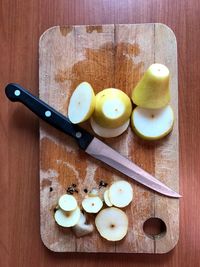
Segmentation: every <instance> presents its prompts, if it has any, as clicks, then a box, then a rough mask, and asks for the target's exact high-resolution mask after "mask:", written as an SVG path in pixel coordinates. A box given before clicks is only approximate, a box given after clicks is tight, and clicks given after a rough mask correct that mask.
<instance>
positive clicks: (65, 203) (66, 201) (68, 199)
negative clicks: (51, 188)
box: [58, 194, 78, 211]
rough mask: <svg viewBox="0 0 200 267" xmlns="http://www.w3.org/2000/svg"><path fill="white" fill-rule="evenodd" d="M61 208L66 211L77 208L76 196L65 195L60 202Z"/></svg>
mask: <svg viewBox="0 0 200 267" xmlns="http://www.w3.org/2000/svg"><path fill="white" fill-rule="evenodd" d="M58 205H59V207H60V208H61V209H62V210H64V211H71V210H75V209H76V208H77V205H78V204H77V201H76V199H75V197H74V196H71V195H68V194H64V195H62V196H61V197H60V198H59V200H58Z"/></svg>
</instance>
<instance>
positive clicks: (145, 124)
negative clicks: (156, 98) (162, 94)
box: [131, 105, 174, 140]
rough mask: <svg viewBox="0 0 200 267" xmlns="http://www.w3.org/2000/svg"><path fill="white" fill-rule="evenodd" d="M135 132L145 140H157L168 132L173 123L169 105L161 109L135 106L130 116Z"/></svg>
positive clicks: (172, 114)
mask: <svg viewBox="0 0 200 267" xmlns="http://www.w3.org/2000/svg"><path fill="white" fill-rule="evenodd" d="M131 125H132V128H133V130H134V131H135V133H136V134H137V135H138V136H140V137H141V138H143V139H146V140H158V139H161V138H163V137H164V136H166V135H167V134H169V133H170V132H171V131H172V129H173V125H174V113H173V110H172V107H171V106H170V105H168V106H166V107H164V108H162V109H144V108H140V107H136V108H135V109H134V111H133V114H132V118H131Z"/></svg>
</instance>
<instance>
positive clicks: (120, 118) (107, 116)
mask: <svg viewBox="0 0 200 267" xmlns="http://www.w3.org/2000/svg"><path fill="white" fill-rule="evenodd" d="M131 111H132V104H131V100H130V98H129V97H128V96H127V95H126V94H125V93H124V92H123V91H121V90H119V89H115V88H108V89H104V90H102V91H101V92H99V93H98V94H97V95H96V101H95V109H94V113H93V116H94V120H95V121H96V122H97V123H98V124H99V125H100V126H102V127H104V128H117V127H119V126H121V125H123V124H124V123H125V122H127V121H128V119H129V118H130V115H131Z"/></svg>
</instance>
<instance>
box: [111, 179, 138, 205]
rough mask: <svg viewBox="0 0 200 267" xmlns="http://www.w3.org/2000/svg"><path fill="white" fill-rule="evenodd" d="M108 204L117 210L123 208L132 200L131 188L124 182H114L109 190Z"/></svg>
mask: <svg viewBox="0 0 200 267" xmlns="http://www.w3.org/2000/svg"><path fill="white" fill-rule="evenodd" d="M108 195H109V199H110V202H111V203H112V204H113V205H114V206H116V207H119V208H124V207H126V206H128V204H129V203H130V202H131V201H132V199H133V189H132V186H131V185H130V184H129V183H128V182H126V181H117V182H114V183H113V184H112V185H111V186H110V188H109V194H108Z"/></svg>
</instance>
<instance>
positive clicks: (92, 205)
mask: <svg viewBox="0 0 200 267" xmlns="http://www.w3.org/2000/svg"><path fill="white" fill-rule="evenodd" d="M102 206H103V202H102V200H101V199H100V197H97V196H96V197H87V198H85V199H83V201H82V207H83V209H84V210H85V211H86V212H88V213H97V212H99V211H100V209H101V208H102Z"/></svg>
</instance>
